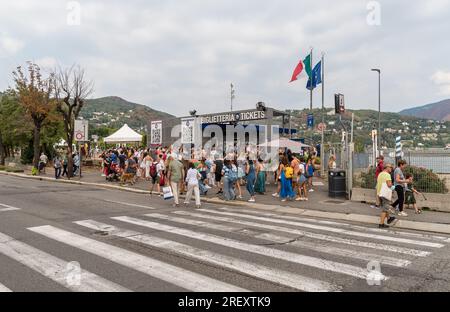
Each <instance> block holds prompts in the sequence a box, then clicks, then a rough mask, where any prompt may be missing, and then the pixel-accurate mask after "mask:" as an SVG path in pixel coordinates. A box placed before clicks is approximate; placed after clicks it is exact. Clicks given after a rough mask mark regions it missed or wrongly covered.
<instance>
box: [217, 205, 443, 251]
mask: <svg viewBox="0 0 450 312" xmlns="http://www.w3.org/2000/svg"><path fill="white" fill-rule="evenodd" d="M219 209H220V210H223V211H227V212H242V213H246V214H253V215H257V216H264V217H271V218H277V219H283V220H291V221H304V222H312V223H318V224H325V225H332V226H342V227H345V228H349V229H354V230H359V231H366V232H375V233H382V234H386V233H388V234H392V235H399V236H409V237H416V238H419V239H429V240H436V241H443V242H446V243H450V237H445V236H438V235H432V234H428V233H425V234H419V233H411V232H405V231H398V230H396V229H395V228H390V229H388V230H382V229H378V228H372V227H370V226H368V227H364V226H359V225H354V224H350V223H344V222H336V221H328V220H319V219H312V218H306V217H301V216H293V215H289V216H288V215H280V214H276V213H270V212H265V211H258V210H247V209H241V208H239V209H235V208H227V207H221V208H219Z"/></svg>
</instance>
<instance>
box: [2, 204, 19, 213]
mask: <svg viewBox="0 0 450 312" xmlns="http://www.w3.org/2000/svg"><path fill="white" fill-rule="evenodd" d="M2 207H3V208H2ZM14 210H20V208H17V207H13V206H10V205H6V204H1V203H0V212H4V211H14Z"/></svg>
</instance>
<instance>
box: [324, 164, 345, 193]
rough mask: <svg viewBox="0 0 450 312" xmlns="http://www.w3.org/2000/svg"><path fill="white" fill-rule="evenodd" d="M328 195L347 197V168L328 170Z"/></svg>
mask: <svg viewBox="0 0 450 312" xmlns="http://www.w3.org/2000/svg"><path fill="white" fill-rule="evenodd" d="M328 196H329V197H345V196H347V181H346V178H345V170H340V169H336V170H330V171H329V172H328Z"/></svg>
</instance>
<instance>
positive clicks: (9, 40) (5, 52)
mask: <svg viewBox="0 0 450 312" xmlns="http://www.w3.org/2000/svg"><path fill="white" fill-rule="evenodd" d="M24 46H25V43H24V42H23V41H22V40H19V39H17V38H14V37H11V36H8V35H6V34H2V33H0V57H7V56H10V55H14V54H16V53H17V52H19V51H20V50H21V49H22V48H23V47H24Z"/></svg>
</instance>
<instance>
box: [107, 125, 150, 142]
mask: <svg viewBox="0 0 450 312" xmlns="http://www.w3.org/2000/svg"><path fill="white" fill-rule="evenodd" d="M104 141H105V143H126V142H141V141H142V135H140V134H139V133H137V132H136V131H134V130H133V129H131V128H130V127H128V125H127V124H124V125H123V126H122V128H120V129H119V130H117V131H116V132H114V133H113V134H111V135H110V136H109V137H107V138H105V139H104Z"/></svg>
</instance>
